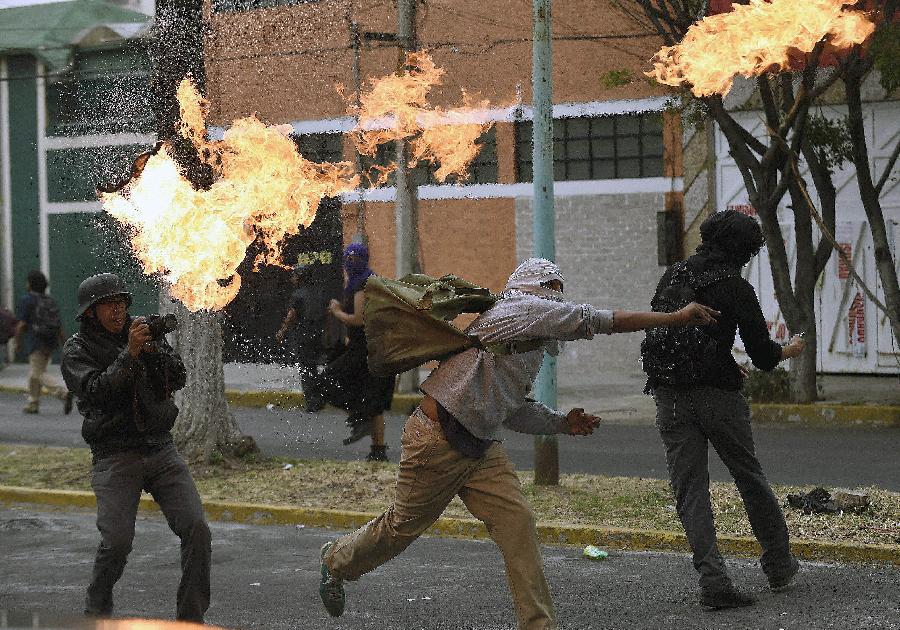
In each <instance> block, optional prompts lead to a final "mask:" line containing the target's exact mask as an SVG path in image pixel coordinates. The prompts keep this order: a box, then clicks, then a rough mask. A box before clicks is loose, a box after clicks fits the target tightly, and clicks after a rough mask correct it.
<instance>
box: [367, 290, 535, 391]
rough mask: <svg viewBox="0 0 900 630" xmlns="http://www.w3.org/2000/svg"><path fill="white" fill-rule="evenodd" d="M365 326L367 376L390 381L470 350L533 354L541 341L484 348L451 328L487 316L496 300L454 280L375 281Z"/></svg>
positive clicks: (370, 291)
mask: <svg viewBox="0 0 900 630" xmlns="http://www.w3.org/2000/svg"><path fill="white" fill-rule="evenodd" d="M365 295H366V306H365V311H364V322H365V330H366V344H367V350H368V362H369V372H371V373H372V374H373V375H375V376H390V375H393V374H399V373H401V372H405V371H407V370H411V369H413V368H415V367H418V366H420V365H422V364H423V363H427V362H428V361H435V360H436V361H441V360H443V359H446V358H448V357H450V356H453V355H454V354H458V353H460V352H463V351H465V350H468V349H469V348H481V349H483V350H487V351H489V352H492V353H494V354H518V353H522V352H531V351H532V350H537V349H538V348H540V347H542V346H543V341H541V340H525V341H514V342H506V343H497V344H488V345H483V344H482V343H481V342H480V341H479V340H478V339H477V338H476V337H474V336H470V335H467V334H466V333H464V332H463V331H461V330H460V329H458V328H457V327H456V326H454V325H453V324H451V323H450V321H451V320H453V319H454V318H456V316H458V315H459V314H461V313H483V312H485V311H486V310H488V309H489V308H490V307H492V306H493V305H494V304H495V303H496V302H497V300H498V299H499V297H498V296H496V295H493V294H492V293H491V292H490V291H489V290H488V289H485V288H482V287H479V286H477V285H474V284H472V283H471V282H467V281H466V280H463V279H462V278H458V277H456V276H453V275H447V276H442V277H440V278H432V277H431V276H426V275H424V274H410V275H408V276H405V277H403V278H401V279H400V280H390V279H387V278H382V277H380V276H371V277H369V279H368V281H367V282H366V286H365Z"/></svg>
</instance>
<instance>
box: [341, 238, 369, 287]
mask: <svg viewBox="0 0 900 630" xmlns="http://www.w3.org/2000/svg"><path fill="white" fill-rule="evenodd" d="M343 263H344V270H345V271H346V272H347V287H346V288H345V289H344V295H345V296H351V295H353V294H354V293H356V292H357V291H359V290H360V289H362V288H363V286H365V284H366V280H368V279H369V276H371V275H372V270H371V269H369V248H368V247H366V246H365V245H363V244H362V243H351V244H350V245H347V247H345V248H344V256H343Z"/></svg>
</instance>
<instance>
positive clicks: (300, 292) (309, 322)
mask: <svg viewBox="0 0 900 630" xmlns="http://www.w3.org/2000/svg"><path fill="white" fill-rule="evenodd" d="M290 308H291V309H293V310H294V311H296V313H297V327H298V329H299V333H300V335H308V334H315V333H321V332H322V328H323V327H324V325H325V323H324V322H325V313H326V312H327V308H328V296H327V294H326V291H325V288H324V287H323V286H322V285H318V284H305V285H302V286H300V287H298V288H297V289H296V290H295V291H294V292H293V293H292V294H291V300H290Z"/></svg>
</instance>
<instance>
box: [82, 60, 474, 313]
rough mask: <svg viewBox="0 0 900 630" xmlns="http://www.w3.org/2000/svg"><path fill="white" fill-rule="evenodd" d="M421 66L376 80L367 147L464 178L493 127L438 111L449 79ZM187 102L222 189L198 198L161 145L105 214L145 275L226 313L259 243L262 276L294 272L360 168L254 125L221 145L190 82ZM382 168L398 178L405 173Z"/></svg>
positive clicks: (184, 86) (183, 123)
mask: <svg viewBox="0 0 900 630" xmlns="http://www.w3.org/2000/svg"><path fill="white" fill-rule="evenodd" d="M409 63H410V69H409V70H407V71H405V72H403V73H399V74H394V75H388V76H386V77H382V78H380V79H376V80H373V82H372V85H371V90H370V91H369V92H368V93H367V94H365V95H364V96H363V98H362V108H361V110H360V111H359V112H358V114H359V121H360V122H359V127H358V129H357V132H356V136H355V137H356V143H357V147H358V149H359V150H360V152H361V153H364V154H368V155H374V153H375V150H376V149H377V147H378V146H379V145H380V144H384V143H388V142H393V141H394V140H397V139H408V140H409V141H410V143H411V147H412V157H411V160H412V161H413V162H418V161H419V160H426V161H431V162H435V163H438V162H439V163H440V167H439V168H438V170H437V173H436V176H437V178H438V179H439V180H441V181H443V180H444V179H446V178H447V177H448V176H449V175H451V174H457V175H462V174H464V173H465V171H466V169H467V168H468V166H469V164H470V163H471V162H472V160H473V159H474V158H475V156H476V155H477V154H478V151H479V149H480V146H479V145H478V144H477V143H476V140H477V139H478V137H479V136H480V135H481V134H482V133H483V131H484V130H486V129H487V128H488V126H489V123H486V122H483V121H479V120H478V114H477V111H476V110H474V109H472V108H468V107H463V108H456V109H446V110H445V109H441V108H438V107H430V106H428V103H427V97H428V93H429V90H430V89H431V86H433V85H435V84H437V83H439V82H440V77H441V76H442V75H443V70H441V69H439V68H437V67H435V65H434V62H433V61H432V60H431V58H430V57H429V56H428V55H427V54H426V53H416V54H414V55H411V56H410V60H409ZM177 97H178V103H179V109H180V124H179V127H178V129H179V133H180V134H181V136H182V137H183V138H185V139H186V140H188V141H190V143H191V144H193V145H194V147H195V148H196V150H197V154H198V155H199V156H200V159H201V160H202V161H203V162H204V163H205V164H206V165H207V166H209V167H210V168H211V170H212V172H213V183H212V185H211V186H209V187H208V188H207V189H203V190H198V189H197V188H195V187H194V186H193V185H192V184H191V182H190V181H188V179H187V178H186V177H185V176H184V174H183V173H182V172H181V171H180V169H179V165H178V163H177V162H176V160H175V159H174V157H173V151H172V148H171V147H170V146H168V145H167V144H166V143H164V142H160V143H158V144H157V146H156V147H155V148H154V149H153V150H152V151H150V152H147V153H145V154H142V155H141V156H139V157H138V159H137V160H136V161H135V165H134V170H133V173H132V174H131V176H130V178H129V179H128V180H127V181H125V182H123V183H121V184H119V185H117V186H114V187H110V188H105V189H100V190H99V191H98V195H99V197H100V200H101V202H102V205H103V209H104V210H105V211H106V212H107V213H108V214H109V215H110V216H112V217H113V218H115V219H117V220H118V221H119V222H121V223H122V224H124V226H125V227H126V229H127V232H128V235H129V238H130V242H131V248H132V250H133V251H134V253H135V255H136V257H137V258H138V260H139V261H140V263H141V265H142V267H143V271H144V273H145V274H147V275H157V276H159V277H160V278H161V279H162V280H163V281H164V282H166V283H167V284H168V285H169V286H170V293H171V295H172V297H174V298H177V299H178V300H180V301H181V302H182V303H184V305H185V307H187V308H188V309H189V310H191V311H199V310H204V309H205V310H220V309H222V308H224V307H225V306H226V305H228V304H229V303H230V302H231V301H232V300H233V299H234V298H235V296H237V293H238V291H239V290H240V287H241V276H240V275H239V274H238V273H237V268H238V266H239V265H240V264H241V262H242V261H243V260H244V257H245V256H246V254H247V249H248V248H249V247H250V245H251V244H253V243H257V244H261V245H262V247H260V248H259V251H260V253H259V255H258V256H257V258H256V260H255V265H254V269H259V268H260V267H261V266H263V265H279V266H285V263H284V262H283V261H282V247H283V246H284V244H285V243H286V241H287V239H288V238H289V237H291V236H293V235H296V234H297V233H299V231H300V228H301V227H307V226H309V225H310V224H311V223H312V221H313V219H314V218H315V214H316V209H317V207H318V205H319V202H320V201H321V200H322V199H323V198H325V197H331V196H338V195H340V194H342V193H346V192H350V191H352V190H355V189H356V188H357V186H358V184H359V176H358V175H357V174H356V173H355V172H354V170H353V167H352V166H351V164H350V163H349V162H335V163H331V162H323V163H316V162H311V161H309V160H307V159H306V158H304V157H303V156H302V155H300V153H299V152H298V151H297V147H296V144H295V143H294V141H293V139H292V138H291V137H290V134H291V132H292V131H293V130H292V128H291V126H290V125H276V126H270V125H266V124H264V123H263V122H261V121H260V120H258V119H257V118H256V117H253V116H250V117H247V118H241V119H239V120H236V121H234V123H233V124H232V125H231V127H230V128H229V129H228V130H227V131H226V132H225V134H224V137H223V138H222V140H219V141H213V140H209V139H208V138H207V132H206V116H207V113H208V110H209V105H208V102H207V101H206V100H205V99H204V98H203V97H202V96H201V95H200V93H199V92H198V91H197V88H196V87H195V86H194V84H193V83H192V82H191V81H190V79H188V78H186V79H184V80H183V81H182V82H181V84H180V85H179V88H178V91H177ZM479 106H480V107H486V106H487V101H483V102H481V103H479ZM381 168H382V171H383V172H382V176H383V178H384V179H386V176H387V173H389V172H390V171H392V170H393V169H394V168H396V167H395V166H394V165H390V166H387V167H381Z"/></svg>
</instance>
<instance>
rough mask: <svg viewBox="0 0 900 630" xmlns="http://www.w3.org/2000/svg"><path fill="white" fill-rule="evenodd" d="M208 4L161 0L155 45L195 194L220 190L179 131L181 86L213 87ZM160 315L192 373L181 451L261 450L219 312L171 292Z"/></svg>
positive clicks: (160, 128) (163, 93) (157, 91)
mask: <svg viewBox="0 0 900 630" xmlns="http://www.w3.org/2000/svg"><path fill="white" fill-rule="evenodd" d="M203 33H204V25H203V3H202V0H159V1H158V2H157V19H156V27H155V31H154V35H153V39H152V43H151V53H152V57H153V61H154V76H153V81H152V88H153V111H154V114H155V115H156V127H157V135H158V136H159V139H160V140H165V141H166V142H167V143H168V144H169V146H170V147H171V148H172V149H173V156H174V158H175V160H176V161H177V162H178V165H179V166H180V167H181V171H182V173H183V174H184V176H185V177H187V178H188V180H189V181H190V182H191V184H193V185H194V187H195V188H205V187H208V186H209V185H211V184H212V169H211V168H210V167H209V166H208V165H206V164H204V163H203V162H202V160H200V158H199V156H198V155H197V151H196V149H195V147H194V146H193V144H191V143H190V142H189V141H187V140H186V139H185V138H183V137H182V136H181V135H180V134H179V133H178V124H177V123H178V118H179V106H178V103H177V100H176V97H175V95H176V90H177V88H178V84H179V83H180V82H181V80H182V79H184V78H185V76H187V75H191V77H192V78H193V79H194V81H195V82H196V83H197V85H198V87H200V88H202V87H203V85H204V82H205V73H204V66H203ZM160 309H161V310H163V311H166V312H174V313H175V315H176V317H177V318H178V322H179V328H178V330H177V331H176V332H175V333H174V334H173V336H174V337H175V349H176V350H177V351H178V353H179V354H180V355H181V357H182V359H183V360H184V363H185V367H186V368H187V385H186V386H185V388H184V389H183V390H181V391H180V392H178V393H177V394H176V397H175V403H176V404H177V405H178V407H179V414H178V419H177V421H176V423H175V428H174V430H173V435H174V437H175V441H176V444H177V445H178V448H179V450H180V451H181V453H182V454H183V455H184V456H185V457H187V458H188V459H190V460H195V461H196V460H202V461H209V459H210V457H211V456H212V455H213V453H214V452H216V451H219V452H227V453H229V454H236V455H242V454H244V453H247V452H253V451H256V450H258V449H257V448H256V444H255V443H254V442H253V438H251V437H247V436H244V437H241V436H240V431H239V429H238V426H237V422H236V421H235V419H234V416H233V415H232V414H231V412H230V411H229V409H228V401H227V400H226V399H225V375H224V372H223V368H222V346H223V342H222V327H221V321H220V318H221V315H220V314H218V313H209V312H199V313H191V312H190V311H188V310H187V309H186V308H185V307H184V305H183V304H181V303H180V302H177V301H175V300H172V299H171V298H170V297H169V295H168V293H167V291H166V289H165V288H164V289H163V290H162V292H161V294H160Z"/></svg>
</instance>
